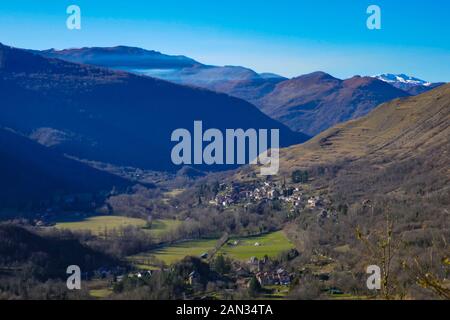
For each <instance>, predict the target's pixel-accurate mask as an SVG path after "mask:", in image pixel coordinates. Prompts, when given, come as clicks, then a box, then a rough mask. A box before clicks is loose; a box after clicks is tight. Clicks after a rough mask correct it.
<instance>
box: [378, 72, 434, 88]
mask: <svg viewBox="0 0 450 320" xmlns="http://www.w3.org/2000/svg"><path fill="white" fill-rule="evenodd" d="M374 78H377V79H379V80H381V81H384V82H387V83H390V84H394V83H396V84H403V85H405V86H426V87H428V86H431V85H432V83H431V82H428V81H425V80H421V79H418V78H414V77H411V76H408V75H406V74H392V73H384V74H380V75H376V76H374Z"/></svg>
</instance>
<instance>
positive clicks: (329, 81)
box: [39, 46, 441, 135]
mask: <svg viewBox="0 0 450 320" xmlns="http://www.w3.org/2000/svg"><path fill="white" fill-rule="evenodd" d="M39 53H40V54H41V55H44V56H46V57H56V58H60V59H64V60H67V61H72V62H78V63H86V64H94V65H98V66H104V67H110V68H113V69H119V70H125V71H132V72H136V73H141V74H145V75H149V76H152V77H156V78H160V79H165V80H168V81H171V82H175V83H178V84H183V85H190V86H196V87H201V88H206V89H209V90H213V91H217V92H222V93H226V94H229V95H231V96H234V97H237V98H240V99H243V100H246V101H248V102H250V103H252V104H254V105H255V106H257V107H258V108H259V109H261V110H262V111H263V112H264V113H266V114H267V115H269V116H270V117H272V118H274V119H276V120H279V121H281V122H282V123H283V124H285V125H287V126H288V127H290V128H291V129H292V130H295V131H299V132H303V133H306V134H308V135H316V134H318V133H320V132H322V131H323V130H326V129H328V128H329V127H331V126H333V125H335V124H337V123H340V122H343V121H347V120H350V119H354V118H357V117H360V116H363V115H365V114H367V113H368V112H370V111H371V110H372V109H373V108H375V107H376V106H377V105H378V104H380V103H383V102H387V101H389V100H391V99H394V98H401V97H406V96H408V95H417V94H420V93H423V92H426V91H428V90H431V89H433V88H435V87H437V86H439V85H441V83H438V84H432V83H428V82H426V81H422V80H419V79H416V78H413V77H409V76H406V75H391V74H383V75H379V76H376V77H373V78H375V79H377V80H379V81H373V80H371V78H369V77H354V78H351V79H347V80H340V79H336V78H333V77H332V76H330V75H327V74H325V73H322V72H315V73H312V74H310V75H304V76H300V77H297V78H294V79H287V78H284V77H282V76H279V75H276V74H270V73H264V74H258V73H256V72H255V71H253V70H251V69H248V68H244V67H238V66H225V67H218V66H208V65H204V64H202V63H199V62H197V61H195V60H193V59H190V58H186V57H184V56H168V55H163V54H161V53H159V52H155V51H146V50H143V49H139V48H129V47H123V46H120V47H114V48H82V49H70V50H62V51H55V50H47V51H42V52H39ZM144 57H145V58H144ZM181 62H182V63H181ZM381 82H383V83H387V84H389V86H387V85H384V84H383V83H381ZM392 87H393V88H392Z"/></svg>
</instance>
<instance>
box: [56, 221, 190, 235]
mask: <svg viewBox="0 0 450 320" xmlns="http://www.w3.org/2000/svg"><path fill="white" fill-rule="evenodd" d="M180 224H181V221H176V220H154V221H153V222H152V227H151V229H145V230H148V232H150V234H151V235H152V236H153V237H155V238H159V237H161V236H162V235H163V234H164V233H165V232H168V231H170V230H173V229H176V228H177V227H178V226H179V225H180ZM146 225H147V222H146V221H145V220H143V219H136V218H128V217H122V216H95V217H89V218H84V219H77V218H70V219H66V220H65V221H59V222H56V224H55V228H57V229H66V230H71V231H90V232H92V233H93V234H95V235H103V234H104V233H105V231H112V230H114V229H116V230H117V229H119V228H122V227H127V226H134V227H138V228H145V227H146Z"/></svg>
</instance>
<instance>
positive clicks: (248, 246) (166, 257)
mask: <svg viewBox="0 0 450 320" xmlns="http://www.w3.org/2000/svg"><path fill="white" fill-rule="evenodd" d="M217 241H218V239H212V240H196V241H189V242H183V243H179V244H176V245H172V246H167V247H162V248H160V249H158V250H154V251H150V252H146V253H142V254H138V255H134V256H131V257H129V260H130V261H132V262H134V263H135V265H136V266H137V267H138V268H140V269H149V268H150V269H151V268H153V267H152V266H154V264H155V262H156V261H162V262H164V263H165V264H167V265H170V264H173V263H175V262H178V261H180V260H182V259H183V258H185V257H187V256H194V257H199V256H200V255H202V254H203V253H206V252H209V251H210V250H212V249H213V248H214V247H215V246H216V243H217ZM235 241H238V245H236V246H234V245H233V246H232V245H228V244H226V245H225V246H223V247H222V249H220V250H219V254H223V255H226V256H229V257H231V258H233V259H235V260H240V261H248V260H249V259H250V258H251V257H257V258H259V259H261V258H263V257H264V256H265V255H267V256H269V257H276V256H278V255H279V254H280V253H281V252H283V251H287V250H290V249H292V248H294V246H293V244H292V243H291V242H289V240H288V239H287V238H286V236H285V235H284V233H283V232H282V231H279V232H273V233H269V234H266V235H263V236H259V237H246V238H245V237H244V238H233V239H231V240H230V241H229V242H228V243H229V244H233V243H234V242H235ZM255 243H259V244H260V246H255Z"/></svg>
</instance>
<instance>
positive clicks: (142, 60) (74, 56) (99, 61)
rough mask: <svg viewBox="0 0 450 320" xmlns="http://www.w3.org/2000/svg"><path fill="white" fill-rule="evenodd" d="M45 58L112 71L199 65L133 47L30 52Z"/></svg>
mask: <svg viewBox="0 0 450 320" xmlns="http://www.w3.org/2000/svg"><path fill="white" fill-rule="evenodd" d="M30 51H31V52H33V53H38V54H41V55H43V56H45V57H47V58H56V59H61V60H66V61H70V62H76V63H84V64H91V65H97V66H103V67H108V68H112V69H127V70H134V69H137V70H147V69H148V70H152V69H168V70H170V69H182V68H189V67H194V66H198V65H201V63H199V62H197V61H195V60H194V59H190V58H188V57H185V56H171V55H166V54H162V53H160V52H158V51H153V50H144V49H141V48H135V47H126V46H117V47H112V48H99V47H92V48H80V49H67V50H55V49H50V50H44V51H36V50H30Z"/></svg>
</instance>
